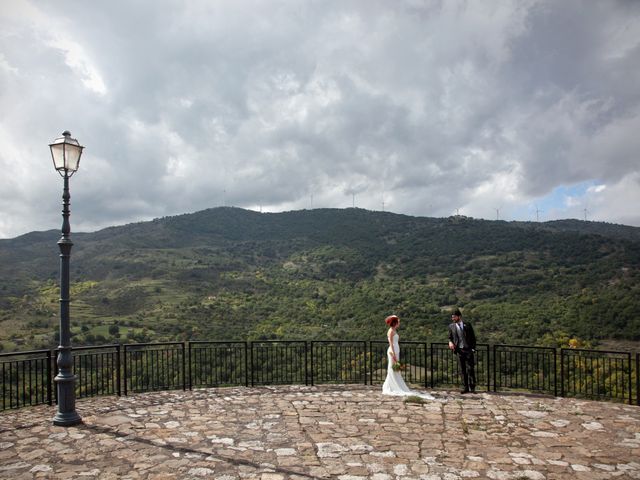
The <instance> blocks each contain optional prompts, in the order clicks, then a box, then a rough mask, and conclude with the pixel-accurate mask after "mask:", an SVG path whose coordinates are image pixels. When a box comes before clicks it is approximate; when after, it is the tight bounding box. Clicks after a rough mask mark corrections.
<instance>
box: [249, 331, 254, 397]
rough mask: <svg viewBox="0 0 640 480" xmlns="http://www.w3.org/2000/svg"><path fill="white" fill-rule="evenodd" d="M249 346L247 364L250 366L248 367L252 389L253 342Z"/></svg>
mask: <svg viewBox="0 0 640 480" xmlns="http://www.w3.org/2000/svg"><path fill="white" fill-rule="evenodd" d="M249 345H250V348H249V364H250V365H251V367H250V371H251V386H252V387H253V342H251V343H250V344H249Z"/></svg>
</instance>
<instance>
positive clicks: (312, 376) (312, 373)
mask: <svg viewBox="0 0 640 480" xmlns="http://www.w3.org/2000/svg"><path fill="white" fill-rule="evenodd" d="M313 344H314V341H313V340H312V341H311V352H310V358H311V386H312V387H313V386H314V385H315V378H314V372H313V370H314V367H315V362H314V358H313Z"/></svg>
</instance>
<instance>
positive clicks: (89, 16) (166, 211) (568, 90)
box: [0, 0, 640, 237]
mask: <svg viewBox="0 0 640 480" xmlns="http://www.w3.org/2000/svg"><path fill="white" fill-rule="evenodd" d="M0 32H2V33H0V108H1V109H2V112H3V115H2V118H0V144H2V145H3V148H2V149H0V165H1V166H2V167H3V171H4V172H9V173H10V175H4V176H3V177H2V179H0V201H1V202H2V207H1V208H2V216H1V219H0V237H8V236H15V235H18V234H20V233H24V232H26V231H30V230H41V229H48V228H57V226H58V223H59V220H58V216H59V197H60V189H61V183H60V182H57V181H56V178H55V175H56V174H55V172H53V169H52V168H51V165H50V158H49V153H48V148H47V144H48V143H49V142H50V141H51V140H53V138H55V137H56V136H57V135H59V133H60V131H62V130H63V129H70V130H71V131H72V133H73V134H74V135H75V136H77V137H78V139H79V140H80V142H81V143H83V144H84V145H85V146H86V147H87V148H86V151H85V155H84V157H83V160H82V163H81V170H80V171H79V172H78V173H77V174H76V176H74V178H73V179H72V209H73V213H72V215H73V216H72V225H73V228H74V229H76V230H81V229H95V228H100V227H104V226H108V225H111V224H119V223H126V222H131V221H138V220H142V219H150V218H153V217H157V216H164V215H171V214H178V213H183V212H190V211H195V210H199V209H203V208H208V207H212V206H216V205H222V204H226V205H237V206H242V207H247V208H257V207H258V206H262V207H264V208H265V209H267V210H274V211H275V210H286V209H295V208H307V207H309V206H310V205H311V197H313V206H314V207H348V206H351V205H352V202H353V201H354V199H355V203H356V205H357V206H359V207H364V208H371V209H380V208H382V204H383V202H384V205H385V209H386V210H392V211H396V212H400V213H408V214H415V215H449V214H452V213H455V211H456V209H459V211H460V213H464V214H467V215H473V216H477V217H485V218H495V215H496V212H495V209H496V208H501V209H502V210H501V218H505V219H511V218H513V219H525V220H527V219H528V220H530V219H533V218H535V217H534V216H532V214H531V205H533V204H536V203H544V202H547V203H548V202H549V201H550V200H549V199H550V198H556V197H557V191H558V189H559V188H569V189H571V188H573V187H574V186H581V185H586V184H590V185H593V186H594V188H582V189H578V190H580V193H579V194H576V197H575V198H574V197H572V199H571V200H570V201H568V202H565V203H563V204H558V205H554V207H553V209H548V211H547V213H546V217H543V219H549V218H556V217H563V216H574V217H576V216H577V217H578V218H582V216H581V215H580V211H581V210H583V209H584V208H585V207H584V206H582V205H587V204H588V205H589V208H590V210H591V211H592V212H593V213H592V217H591V218H592V219H598V220H606V221H614V222H623V223H628V224H633V225H640V215H639V214H638V213H636V212H635V211H633V210H632V208H633V207H632V205H635V204H637V203H638V201H639V200H640V193H639V191H640V190H639V189H638V188H637V187H638V177H639V176H640V172H639V167H638V165H639V164H640V162H638V152H639V151H640V149H639V147H640V140H638V138H639V136H638V135H637V133H636V132H637V131H640V128H639V127H640V91H638V88H637V85H638V84H639V83H640V68H638V67H640V4H638V3H637V2H624V1H618V2H615V1H602V2H590V3H589V6H588V8H587V7H586V6H585V3H584V2H582V1H578V0H567V1H564V2H555V1H551V0H528V1H522V0H518V1H516V0H514V1H512V2H462V1H461V2H456V1H451V2H439V1H417V0H416V1H408V0H407V1H404V2H396V3H394V4H393V5H390V4H389V3H388V2H383V1H366V2H365V1H351V2H321V3H312V2H308V3H300V2H295V1H279V2H258V1H255V2H251V1H241V2H237V1H233V2H232V1H221V2H206V1H189V2H178V1H169V0H162V1H158V2H153V3H143V2H134V3H133V4H131V3H130V2H122V1H114V2H109V3H107V4H102V5H95V4H88V3H86V2H85V3H82V2H80V3H78V2H70V1H62V2H56V3H55V4H54V3H51V4H44V5H43V4H41V3H39V2H33V1H31V0H16V1H15V2H11V3H10V4H8V5H7V6H6V7H5V8H3V9H2V11H1V13H0ZM620 198H624V199H625V202H624V203H621V202H620V201H619V200H618V199H620ZM581 206H582V207H581ZM551 211H553V213H551ZM523 212H524V213H523Z"/></svg>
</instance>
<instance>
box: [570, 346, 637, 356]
mask: <svg viewBox="0 0 640 480" xmlns="http://www.w3.org/2000/svg"><path fill="white" fill-rule="evenodd" d="M560 351H561V352H563V353H564V352H583V353H609V354H612V355H625V356H631V352H621V351H615V350H590V349H587V348H561V349H560Z"/></svg>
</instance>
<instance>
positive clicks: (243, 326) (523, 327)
mask: <svg viewBox="0 0 640 480" xmlns="http://www.w3.org/2000/svg"><path fill="white" fill-rule="evenodd" d="M59 236H60V234H59V232H57V231H48V232H33V233H30V234H27V235H23V236H21V237H17V238H14V239H10V240H0V344H1V345H2V348H3V349H4V351H13V350H25V349H27V348H49V347H53V346H56V345H57V340H56V338H54V335H55V333H54V332H55V331H56V330H57V323H58V320H57V313H58V296H59V293H58V268H59V265H58V263H59V259H58V247H57V245H56V242H57V240H58V238H59ZM72 240H73V242H74V244H75V245H74V247H73V250H72V257H71V266H72V269H71V281H72V293H71V295H72V297H71V298H72V306H71V316H72V325H73V333H74V338H73V343H74V345H81V344H98V343H105V342H132V341H164V340H232V339H233V340H252V339H381V340H384V338H385V337H384V332H385V328H384V323H383V319H384V317H385V316H386V315H388V314H389V313H392V312H393V313H397V314H399V315H400V316H401V317H402V318H403V324H402V332H401V336H402V338H403V339H404V340H427V341H440V340H444V335H445V331H446V325H447V323H448V321H449V315H448V313H449V310H450V308H451V307H452V306H454V305H455V306H459V307H461V308H462V309H463V312H464V317H465V318H466V319H467V320H470V321H472V322H474V325H475V327H476V330H477V332H478V334H479V337H480V340H481V341H483V342H492V343H496V342H505V343H511V344H514V343H525V344H539V345H542V344H544V345H560V344H566V343H567V342H568V341H569V340H570V339H573V343H574V344H575V343H576V342H578V344H580V343H583V344H587V345H588V344H589V343H591V344H597V343H598V342H599V341H604V340H606V341H609V340H612V339H623V340H626V341H638V340H640V318H639V317H638V314H637V313H638V312H639V311H640V229H639V228H635V227H627V226H622V225H612V224H605V223H597V222H581V221H571V220H566V221H561V222H545V223H537V222H536V223H534V222H504V221H486V220H475V219H471V218H467V217H461V216H457V217H449V218H443V219H435V218H425V217H411V216H405V215H397V214H393V213H386V212H371V211H366V210H361V209H345V210H338V209H317V210H310V211H306V210H303V211H293V212H285V213H257V212H253V211H247V210H242V209H238V208H214V209H209V210H204V211H201V212H197V213H193V214H186V215H180V216H176V217H167V218H162V219H156V220H154V221H151V222H143V223H136V224H130V225H126V226H122V227H111V228H107V229H105V230H101V231H99V232H95V233H74V234H72Z"/></svg>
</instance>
